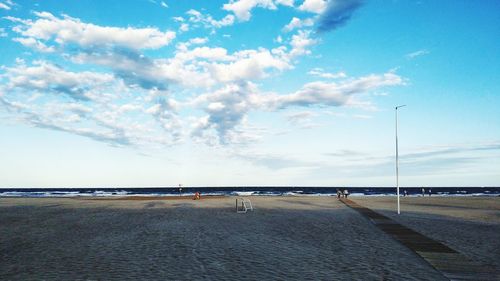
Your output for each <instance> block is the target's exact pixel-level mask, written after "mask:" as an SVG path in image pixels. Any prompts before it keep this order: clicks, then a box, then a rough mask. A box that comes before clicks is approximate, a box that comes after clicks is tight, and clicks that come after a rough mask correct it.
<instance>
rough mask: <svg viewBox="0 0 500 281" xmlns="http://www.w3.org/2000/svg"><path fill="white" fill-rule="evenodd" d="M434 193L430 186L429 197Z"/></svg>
mask: <svg viewBox="0 0 500 281" xmlns="http://www.w3.org/2000/svg"><path fill="white" fill-rule="evenodd" d="M431 195H432V189H430V188H429V197H431Z"/></svg>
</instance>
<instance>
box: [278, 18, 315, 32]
mask: <svg viewBox="0 0 500 281" xmlns="http://www.w3.org/2000/svg"><path fill="white" fill-rule="evenodd" d="M313 24H314V21H313V19H311V18H309V19H304V20H301V19H299V18H296V17H293V18H292V20H291V21H290V22H289V23H288V24H287V25H285V27H283V31H285V32H290V31H292V30H294V29H296V28H302V27H307V26H312V25H313Z"/></svg>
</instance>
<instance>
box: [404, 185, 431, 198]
mask: <svg viewBox="0 0 500 281" xmlns="http://www.w3.org/2000/svg"><path fill="white" fill-rule="evenodd" d="M427 192H428V194H429V196H431V195H432V189H430V188H429V189H428V190H427ZM403 196H408V191H406V189H405V190H404V191H403ZM423 196H425V188H423V187H422V197H423Z"/></svg>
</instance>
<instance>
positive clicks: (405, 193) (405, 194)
mask: <svg viewBox="0 0 500 281" xmlns="http://www.w3.org/2000/svg"><path fill="white" fill-rule="evenodd" d="M403 196H404V197H406V196H408V191H406V189H405V191H404V192H403Z"/></svg>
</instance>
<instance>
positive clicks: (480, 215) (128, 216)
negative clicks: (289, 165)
mask: <svg viewBox="0 0 500 281" xmlns="http://www.w3.org/2000/svg"><path fill="white" fill-rule="evenodd" d="M249 198H250V199H251V200H252V203H253V204H254V207H255V211H254V212H251V213H247V214H237V213H236V212H235V210H234V208H235V206H234V204H235V197H222V198H211V199H202V200H199V201H193V200H181V199H175V198H173V199H172V198H170V199H169V200H164V199H162V198H139V199H140V200H138V199H136V200H116V199H113V200H103V199H97V200H90V199H84V198H0V279H2V280H28V279H47V280H78V279H85V280H98V279H99V280H115V279H120V280H122V279H147V280H229V279H231V280H235V279H236V280H403V279H404V280H446V279H445V278H444V277H443V276H442V275H441V274H440V273H439V272H437V271H436V270H435V269H434V268H432V267H431V266H430V265H429V264H427V263H426V262H425V261H424V260H423V259H421V258H420V257H419V256H417V255H416V254H415V253H413V252H412V251H410V250H409V249H407V248H406V247H405V246H403V245H401V244H399V242H397V241H395V240H393V239H392V238H390V237H388V236H387V235H386V234H385V233H383V232H382V231H380V230H379V229H377V228H376V227H375V226H374V225H373V224H372V223H371V222H370V221H369V220H367V219H366V218H364V217H363V216H361V215H360V214H359V213H357V212H356V211H354V210H352V209H350V208H349V207H347V206H345V205H344V204H343V203H341V202H339V201H338V200H337V199H336V198H334V197H258V196H255V197H249ZM352 199H353V200H354V201H356V202H357V203H359V204H361V205H363V206H366V207H369V208H372V209H374V210H376V211H379V212H381V213H383V214H385V215H387V216H390V217H391V218H393V219H395V220H397V221H398V222H400V223H402V224H404V225H406V226H409V227H411V228H413V229H415V230H417V231H419V232H421V233H423V234H425V235H428V236H429V237H431V238H433V239H436V240H438V241H441V242H443V243H445V244H446V245H448V246H450V247H452V248H453V249H455V250H457V251H459V252H461V253H463V254H464V255H466V256H467V257H470V258H472V259H474V260H478V261H481V262H482V263H484V264H487V265H491V266H494V267H496V268H497V269H500V251H499V249H500V242H499V239H498V233H500V198H498V197H490V198H488V197H481V198H479V197H439V198H438V197H433V198H427V197H426V198H420V197H411V198H403V200H402V211H403V213H402V214H401V215H400V216H397V215H396V214H395V212H394V209H395V200H396V198H395V197H353V198H352Z"/></svg>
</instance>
